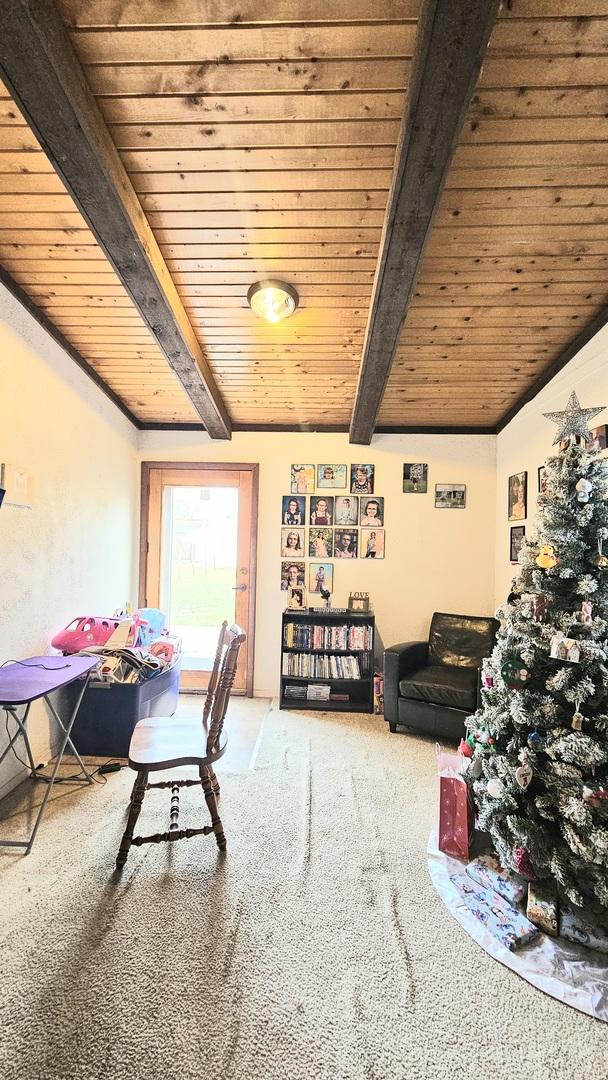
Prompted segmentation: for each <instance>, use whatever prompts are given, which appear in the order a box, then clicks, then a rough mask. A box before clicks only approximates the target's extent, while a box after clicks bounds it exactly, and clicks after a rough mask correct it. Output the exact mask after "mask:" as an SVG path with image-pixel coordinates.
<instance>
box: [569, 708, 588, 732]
mask: <svg viewBox="0 0 608 1080" xmlns="http://www.w3.org/2000/svg"><path fill="white" fill-rule="evenodd" d="M584 719H585V717H584V716H583V714H582V713H580V712H578V711H577V712H575V714H574V716H573V717H572V723H571V727H572V729H573V731H582V730H583V720H584Z"/></svg>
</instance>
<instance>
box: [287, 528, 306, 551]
mask: <svg viewBox="0 0 608 1080" xmlns="http://www.w3.org/2000/svg"><path fill="white" fill-rule="evenodd" d="M305 554H306V552H305V550H304V529H290V528H289V526H288V525H287V526H285V527H284V528H282V529H281V555H282V556H283V558H284V559H303V558H304V557H305Z"/></svg>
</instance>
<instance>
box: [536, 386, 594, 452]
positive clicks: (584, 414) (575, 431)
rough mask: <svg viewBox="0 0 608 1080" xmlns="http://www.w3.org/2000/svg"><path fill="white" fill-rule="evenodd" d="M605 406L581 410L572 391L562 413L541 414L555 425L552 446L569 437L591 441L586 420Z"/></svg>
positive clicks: (574, 392)
mask: <svg viewBox="0 0 608 1080" xmlns="http://www.w3.org/2000/svg"><path fill="white" fill-rule="evenodd" d="M605 407H606V406H605V405H598V406H597V407H595V408H592V409H581V406H580V402H579V400H578V397H577V396H576V391H575V390H573V391H572V393H571V394H570V397H569V398H568V404H567V405H566V408H565V409H564V410H563V412H548V413H543V416H544V417H546V419H547V420H551V421H552V422H553V423H554V424H557V435H556V436H555V438H554V440H553V445H554V446H555V445H556V444H557V443H560V442H562V441H563V440H564V439H567V438H568V436H569V435H574V436H578V437H579V438H581V439H584V440H585V441H587V440H588V439H589V440H590V439H591V432H590V431H589V427H588V424H587V421H588V420H592V419H593V417H594V416H597V414H598V413H601V412H602V410H603V409H605Z"/></svg>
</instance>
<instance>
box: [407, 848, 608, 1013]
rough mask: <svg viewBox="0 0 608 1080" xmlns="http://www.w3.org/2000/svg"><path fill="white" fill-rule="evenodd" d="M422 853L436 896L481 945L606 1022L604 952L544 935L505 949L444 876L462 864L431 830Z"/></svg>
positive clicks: (459, 869)
mask: <svg viewBox="0 0 608 1080" xmlns="http://www.w3.org/2000/svg"><path fill="white" fill-rule="evenodd" d="M427 854H428V867H429V873H430V875H431V880H432V882H433V885H434V886H435V889H436V890H437V892H438V893H439V896H440V897H441V899H442V900H443V902H444V904H445V906H446V907H447V908H448V910H449V911H450V913H451V914H452V915H453V916H454V918H455V919H456V921H457V922H459V923H460V925H461V926H462V927H463V929H464V930H466V932H467V934H469V936H470V937H472V938H473V940H474V941H476V942H477V944H478V945H481V947H482V949H485V951H486V952H487V953H489V954H490V956H492V957H493V958H494V959H495V960H498V961H500V963H501V964H505V965H506V967H509V968H511V970H512V971H515V972H516V974H517V975H520V976H521V977H522V979H526V981H527V982H529V983H531V984H532V986H536V987H537V989H539V990H543V991H544V993H545V994H549V995H550V996H551V997H554V998H557V1000H558V1001H563V1002H564V1003H565V1004H566V1005H571V1006H572V1008H574V1009H578V1010H579V1011H580V1012H584V1013H587V1014H588V1016H594V1017H596V1019H598V1020H603V1021H604V1022H606V1023H608V958H607V957H605V956H603V955H602V954H601V953H598V952H594V951H593V950H591V949H587V948H585V947H584V946H583V945H575V944H573V943H572V942H570V941H566V940H565V939H564V938H557V939H556V938H551V937H549V936H548V935H547V934H540V935H539V936H538V938H537V939H536V940H535V941H534V942H532V943H531V944H529V945H526V946H524V947H523V948H521V949H519V950H517V951H516V952H511V951H510V950H509V949H508V948H506V947H505V946H504V945H501V943H500V942H499V941H498V940H497V938H495V937H494V935H493V934H492V933H491V932H490V931H489V930H487V929H486V927H485V926H484V925H483V923H481V922H480V921H479V919H477V918H476V917H475V916H474V915H473V914H472V912H471V911H469V909H468V908H467V906H466V904H465V903H464V900H463V898H462V896H461V895H460V893H459V892H458V890H457V889H456V887H455V885H454V884H453V883H452V881H451V880H450V875H452V874H462V873H463V872H464V870H465V865H466V864H465V863H463V862H460V861H459V860H458V859H453V858H451V856H449V855H444V853H443V852H442V851H439V848H438V846H437V832H436V830H434V831H433V832H432V833H431V835H430V837H429V842H428V847H427Z"/></svg>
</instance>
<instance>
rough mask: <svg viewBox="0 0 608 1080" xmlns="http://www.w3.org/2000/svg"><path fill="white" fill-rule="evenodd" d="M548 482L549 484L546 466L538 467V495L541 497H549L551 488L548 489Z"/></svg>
mask: <svg viewBox="0 0 608 1080" xmlns="http://www.w3.org/2000/svg"><path fill="white" fill-rule="evenodd" d="M547 482H548V473H547V469H546V468H545V466H544V465H539V466H538V494H539V495H548V494H549V487H548V483H547Z"/></svg>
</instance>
